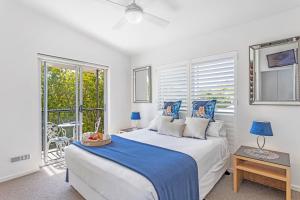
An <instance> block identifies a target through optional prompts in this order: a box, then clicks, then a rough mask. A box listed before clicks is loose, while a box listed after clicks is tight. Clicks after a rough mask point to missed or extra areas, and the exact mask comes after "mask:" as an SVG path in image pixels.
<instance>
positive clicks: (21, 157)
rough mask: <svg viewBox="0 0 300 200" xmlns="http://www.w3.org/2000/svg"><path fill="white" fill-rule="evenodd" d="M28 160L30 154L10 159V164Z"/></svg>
mask: <svg viewBox="0 0 300 200" xmlns="http://www.w3.org/2000/svg"><path fill="white" fill-rule="evenodd" d="M29 159H30V154H26V155H21V156H16V157H12V158H10V162H12V163H14V162H18V161H22V160H29Z"/></svg>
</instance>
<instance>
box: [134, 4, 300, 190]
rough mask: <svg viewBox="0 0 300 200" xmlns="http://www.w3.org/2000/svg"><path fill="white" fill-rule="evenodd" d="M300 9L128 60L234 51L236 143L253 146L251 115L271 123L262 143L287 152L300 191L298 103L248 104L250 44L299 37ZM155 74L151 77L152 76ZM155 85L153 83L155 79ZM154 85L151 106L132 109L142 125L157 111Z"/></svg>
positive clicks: (161, 61)
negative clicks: (236, 60)
mask: <svg viewBox="0 0 300 200" xmlns="http://www.w3.org/2000/svg"><path fill="white" fill-rule="evenodd" d="M297 19H300V8H296V9H294V10H290V11H288V12H285V13H281V14H278V15H276V16H272V17H269V18H265V19H263V20H259V21H254V22H251V23H247V24H244V25H241V26H237V27H232V28H228V29H226V30H222V31H217V32H215V33H210V34H207V35H202V36H200V35H198V36H197V35H196V36H195V37H191V38H189V39H185V40H178V41H177V42H174V43H172V44H169V45H167V46H164V47H160V48H157V49H153V50H152V51H149V52H145V53H143V54H141V55H137V56H134V57H133V58H132V64H133V65H134V66H142V65H152V66H153V67H154V71H155V68H156V67H158V66H161V65H165V64H168V63H177V62H181V61H185V60H189V59H192V58H199V57H206V56H210V55H215V54H221V53H224V52H232V51H236V52H238V70H237V88H238V94H237V99H238V108H237V130H236V135H235V137H236V140H235V141H236V147H238V146H239V145H241V144H244V145H252V146H255V145H256V139H255V137H253V136H251V135H250V134H249V128H250V125H251V122H252V120H253V119H258V120H269V121H271V122H272V127H273V132H274V137H269V138H267V144H266V147H267V148H270V149H274V150H279V151H284V152H288V153H290V156H291V164H292V184H293V185H294V188H295V187H298V189H300V170H299V169H300V146H299V142H300V134H299V132H300V117H299V115H300V107H298V106H295V107H293V106H265V105H261V106H258V105H257V106H250V105H249V94H248V93H249V89H248V86H249V84H248V75H249V74H248V64H249V62H248V47H249V46H250V45H252V44H257V43H263V42H268V41H273V40H277V39H284V38H288V37H292V36H296V35H300V26H298V22H297ZM154 76H155V75H154ZM153 80H154V83H153V87H156V84H155V80H156V78H155V77H154V78H153ZM155 91H156V89H153V92H154V97H153V100H154V101H153V103H152V104H133V105H132V109H133V110H139V111H141V117H142V118H143V119H144V121H143V125H146V124H147V122H148V120H150V119H151V118H152V117H153V116H154V113H155V110H156V99H155V98H156V96H155Z"/></svg>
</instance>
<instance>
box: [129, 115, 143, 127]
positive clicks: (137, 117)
mask: <svg viewBox="0 0 300 200" xmlns="http://www.w3.org/2000/svg"><path fill="white" fill-rule="evenodd" d="M140 120H141V115H140V112H132V113H131V121H132V124H133V128H138V123H139V121H140Z"/></svg>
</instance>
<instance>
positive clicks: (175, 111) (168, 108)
mask: <svg viewBox="0 0 300 200" xmlns="http://www.w3.org/2000/svg"><path fill="white" fill-rule="evenodd" d="M180 106H181V101H173V102H171V101H168V102H167V101H165V102H164V107H163V115H164V116H172V117H173V119H179V110H180Z"/></svg>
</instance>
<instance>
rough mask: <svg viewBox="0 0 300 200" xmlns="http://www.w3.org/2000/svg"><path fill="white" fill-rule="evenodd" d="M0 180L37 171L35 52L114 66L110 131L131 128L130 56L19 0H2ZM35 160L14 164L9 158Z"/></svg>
mask: <svg viewBox="0 0 300 200" xmlns="http://www.w3.org/2000/svg"><path fill="white" fill-rule="evenodd" d="M0 24H1V28H0V44H1V45H0V53H1V54H0V55H1V56H0V69H1V70H0V106H1V111H0V124H1V126H0V127H1V128H0V182H1V181H3V180H5V179H9V178H11V177H14V176H18V175H21V174H24V173H27V172H30V171H32V170H36V169H38V166H39V164H40V155H41V152H40V148H41V147H40V141H41V139H40V137H41V133H40V102H39V101H40V96H39V90H40V88H39V83H40V82H39V78H40V77H39V67H38V63H37V55H36V54H37V53H45V54H49V55H56V56H60V57H65V58H72V59H77V60H82V61H87V62H93V63H99V64H104V65H107V66H109V67H110V77H109V83H108V84H109V88H108V90H109V103H110V104H109V108H108V109H109V110H108V111H109V119H108V122H109V124H108V126H109V127H108V128H109V130H110V131H117V130H118V129H120V128H124V127H128V126H129V125H130V120H129V116H130V70H129V67H130V58H129V57H128V56H126V55H123V54H122V53H120V52H118V51H117V50H114V49H112V48H110V47H108V46H106V45H104V44H100V43H99V42H97V41H95V40H92V39H89V38H88V37H87V36H85V35H83V34H80V33H76V32H75V31H74V30H71V29H69V28H68V27H65V26H64V25H61V24H58V23H57V22H56V21H54V20H51V19H48V18H46V17H43V16H42V15H39V14H38V13H35V12H34V11H32V10H29V9H28V8H27V7H24V6H23V5H21V4H18V3H16V1H10V0H1V1H0ZM23 154H31V159H30V160H28V161H21V162H17V163H13V164H12V163H10V157H13V156H17V155H23Z"/></svg>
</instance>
